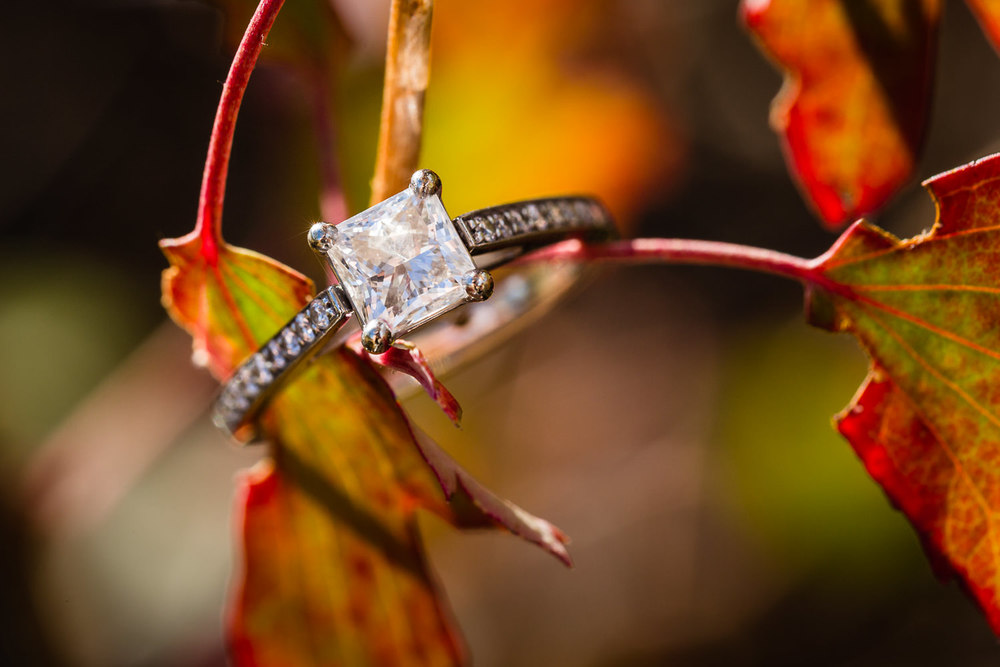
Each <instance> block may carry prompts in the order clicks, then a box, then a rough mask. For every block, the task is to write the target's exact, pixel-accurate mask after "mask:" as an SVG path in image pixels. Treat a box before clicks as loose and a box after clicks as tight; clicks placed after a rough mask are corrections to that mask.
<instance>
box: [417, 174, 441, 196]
mask: <svg viewBox="0 0 1000 667" xmlns="http://www.w3.org/2000/svg"><path fill="white" fill-rule="evenodd" d="M410 189H411V190H413V193H414V194H415V195H417V196H418V197H433V196H434V195H438V196H440V195H441V177H440V176H438V175H437V174H435V173H434V172H433V171H431V170H430V169H418V170H417V171H415V172H413V176H411V177H410Z"/></svg>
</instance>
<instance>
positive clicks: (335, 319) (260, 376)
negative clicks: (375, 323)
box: [212, 287, 351, 436]
mask: <svg viewBox="0 0 1000 667" xmlns="http://www.w3.org/2000/svg"><path fill="white" fill-rule="evenodd" d="M350 316H351V307H350V305H348V303H347V300H346V299H345V298H344V296H343V294H342V293H341V290H340V289H339V288H338V287H327V288H326V289H325V290H323V291H322V292H320V293H319V294H318V295H317V296H316V297H314V298H313V299H312V300H311V301H310V302H309V304H308V305H306V307H305V308H303V309H302V310H300V311H299V312H298V313H297V314H296V315H295V317H293V318H292V319H291V320H289V321H288V323H287V324H285V326H283V327H281V329H279V330H278V333H276V334H274V335H273V336H271V339H270V340H269V341H267V342H266V343H264V345H262V346H261V348H260V349H259V350H257V351H256V352H254V353H253V354H251V355H250V357H249V358H247V359H246V360H244V362H243V363H242V364H240V366H239V368H237V369H236V372H235V373H233V375H232V377H230V379H229V381H228V382H226V384H225V386H224V387H223V388H222V392H221V393H220V394H219V397H218V398H217V399H216V401H215V406H214V410H213V415H212V421H213V422H215V425H216V426H218V427H219V428H221V429H224V430H226V431H228V432H229V433H232V434H234V435H236V434H237V433H239V432H240V430H241V428H242V427H243V426H245V425H246V424H247V423H248V422H249V421H250V419H251V418H252V417H253V416H255V415H256V414H257V413H258V412H259V411H260V409H261V408H262V407H263V405H264V404H265V403H266V402H267V399H268V397H269V396H270V395H272V394H273V393H274V392H275V391H276V390H277V389H278V388H279V387H280V386H281V385H282V384H284V383H285V382H287V381H288V380H289V379H290V378H291V377H292V376H293V375H294V374H295V371H296V370H297V369H298V368H299V367H300V366H301V365H302V364H303V363H305V362H306V361H308V360H309V359H310V358H311V357H312V356H313V355H315V354H316V353H317V352H319V351H320V350H321V349H322V348H323V347H324V344H325V342H326V340H327V339H328V337H329V336H330V335H331V334H332V333H333V332H335V331H336V330H337V329H339V328H340V327H342V326H343V325H344V323H346V322H347V320H348V318H349V317H350ZM247 435H251V436H252V434H247Z"/></svg>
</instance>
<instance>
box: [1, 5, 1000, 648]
mask: <svg viewBox="0 0 1000 667" xmlns="http://www.w3.org/2000/svg"><path fill="white" fill-rule="evenodd" d="M303 4H304V3H303V0H289V2H288V3H287V6H286V9H285V12H284V13H283V14H282V15H281V16H279V18H278V24H277V27H276V28H275V31H276V32H275V33H274V35H273V41H274V44H273V47H274V48H273V49H272V50H271V52H270V53H269V52H268V51H265V61H264V62H262V65H261V67H260V68H259V70H258V71H257V72H256V73H255V74H254V77H253V79H252V80H251V85H250V88H249V91H248V93H247V97H246V100H245V104H244V106H243V111H242V113H241V116H240V120H239V125H238V129H237V133H236V142H235V147H234V150H233V157H232V165H231V175H230V181H229V188H228V197H227V200H226V212H225V227H224V229H225V233H226V236H227V238H228V239H229V240H230V241H231V242H233V243H236V244H238V245H241V246H244V247H250V248H253V249H255V250H258V251H261V252H264V253H266V254H269V255H271V256H274V257H276V258H278V259H280V260H282V261H285V262H287V263H289V264H290V265H292V266H294V267H296V268H299V269H300V270H303V271H305V272H307V273H309V274H310V275H312V276H313V277H314V278H316V279H320V278H321V274H320V271H319V267H318V265H317V264H316V263H315V261H314V260H313V259H311V258H310V257H309V256H308V253H307V250H306V247H305V243H303V240H304V230H305V229H307V227H308V224H309V223H310V222H312V221H314V220H316V219H319V216H320V200H319V197H318V194H317V193H318V191H319V189H320V186H319V183H320V175H319V173H320V169H319V166H318V165H320V164H321V157H322V155H321V152H322V148H321V147H320V146H319V144H318V142H317V140H316V135H315V132H314V130H315V122H314V121H315V120H316V115H317V108H318V107H317V104H316V96H315V95H314V90H313V89H312V88H310V85H309V83H308V77H304V76H303V75H302V72H301V69H298V70H297V69H296V67H295V63H294V62H293V60H294V58H289V57H286V56H287V53H286V51H285V50H284V49H286V48H287V46H288V45H289V44H294V42H295V39H296V37H297V35H296V34H295V26H296V25H298V26H300V27H301V26H302V25H309V22H308V17H307V18H306V19H303V20H301V22H300V23H298V24H296V23H295V18H294V15H293V13H294V12H299V13H301V12H302V11H303V10H302V7H301V6H302V5H303ZM496 5H502V6H496ZM296 6H297V7H298V8H296V9H293V7H296ZM332 6H333V7H334V8H335V9H336V11H337V12H338V16H339V17H340V22H341V25H340V26H339V27H338V30H337V31H335V33H336V35H337V39H338V40H339V41H337V43H336V44H335V45H334V46H331V47H330V48H329V49H327V50H325V51H323V54H322V55H321V56H320V57H321V58H322V59H323V61H324V62H326V63H327V65H329V64H330V63H333V66H332V71H334V72H335V77H334V82H335V83H334V85H333V86H332V87H331V89H330V90H329V91H327V92H328V95H327V96H325V97H324V105H323V106H320V107H319V109H320V111H323V110H325V112H326V113H327V114H328V115H327V118H328V119H330V122H331V127H332V133H331V135H330V139H331V140H332V141H334V142H335V143H336V144H337V146H338V155H339V158H338V161H337V165H336V166H337V167H338V168H339V171H340V173H341V175H342V178H343V183H344V191H343V195H344V196H345V197H346V200H347V202H348V205H349V206H350V207H351V208H352V209H357V208H358V207H359V206H362V205H363V203H364V202H365V200H366V198H367V193H366V182H367V179H368V178H369V177H370V174H371V165H372V161H373V156H374V142H375V135H376V130H377V122H378V109H379V104H380V99H379V92H380V87H381V58H382V53H383V49H384V39H385V37H384V32H385V21H386V15H387V3H386V2H382V1H379V2H372V1H370V0H353V1H351V0H335V1H333V2H332ZM947 9H948V11H947V12H946V15H945V19H944V25H943V31H942V41H941V46H940V60H939V65H938V67H939V72H938V86H937V93H936V98H935V105H934V114H933V119H932V125H931V130H930V134H929V139H928V144H927V149H926V153H925V157H924V159H923V161H922V163H921V166H920V175H921V177H926V176H929V175H932V174H934V173H937V172H939V171H943V170H945V169H948V168H950V167H953V166H956V165H958V164H961V163H963V162H966V161H968V160H969V159H971V158H974V157H978V156H981V155H984V154H987V153H989V152H991V151H992V150H994V149H995V148H996V145H997V141H998V139H1000V124H998V123H997V120H996V119H997V118H1000V58H998V57H997V55H996V54H995V53H994V52H993V51H992V50H991V49H990V48H989V46H988V45H987V43H986V41H985V40H984V39H983V38H982V37H981V35H980V33H979V29H978V27H977V26H976V25H975V23H974V22H973V20H972V18H971V17H970V16H969V15H968V12H967V10H966V9H965V8H964V5H962V4H959V3H953V4H952V5H949V6H948V8H947ZM249 11H250V5H249V4H247V3H241V2H236V1H235V0H234V1H233V2H227V3H216V4H213V3H211V2H207V1H205V2H200V1H199V2H194V1H183V0H132V1H129V2H126V1H124V0H121V1H113V0H73V1H71V0H52V1H51V2H46V3H17V4H13V3H11V4H10V5H9V6H6V7H5V8H4V20H3V21H2V22H0V63H2V65H0V90H2V91H3V92H2V94H0V128H2V129H0V146H2V150H0V157H2V161H0V225H2V227H0V229H2V235H0V369H2V372H0V501H2V503H0V504H2V511H0V573H2V574H0V576H2V578H3V579H2V591H3V592H2V594H0V663H2V664H4V665H70V666H75V665H82V666H91V665H93V666H105V665H112V666H119V665H121V666H160V665H164V666H165V665H196V666H197V665H204V666H206V667H207V666H209V665H223V664H225V653H224V647H223V645H222V640H221V636H222V633H221V606H222V603H223V600H224V599H225V595H226V585H227V577H228V575H229V572H230V571H231V567H232V560H233V557H234V554H233V547H232V540H231V538H232V533H233V529H232V527H231V524H230V512H231V506H232V501H231V490H232V479H233V475H234V474H235V472H236V471H237V470H239V469H241V468H244V467H246V466H248V465H251V464H252V463H253V462H254V461H255V460H256V459H257V458H258V457H259V456H260V455H261V453H262V450H260V449H247V450H238V449H236V448H234V447H233V446H231V445H230V444H229V442H228V441H227V440H226V439H225V438H224V437H223V436H221V435H220V434H219V433H217V432H216V431H215V430H214V429H213V428H212V427H211V425H210V424H209V422H208V418H207V415H206V407H207V405H208V403H209V401H210V399H211V396H212V393H213V391H214V390H215V383H214V382H213V381H212V380H211V379H210V378H208V377H207V375H206V374H205V373H203V372H201V371H198V370H196V369H194V368H193V367H192V366H191V364H190V363H189V357H190V347H189V340H188V339H187V337H186V336H185V335H184V334H183V333H182V332H181V331H180V330H179V329H177V328H176V327H175V326H174V325H172V324H171V323H169V322H167V321H166V320H165V315H164V313H163V311H162V309H161V307H160V305H159V274H160V271H161V270H162V269H163V268H164V267H165V266H166V263H165V261H164V259H163V257H162V255H160V253H159V251H158V249H157V247H156V242H157V241H158V240H159V239H160V238H164V237H172V236H179V235H181V234H183V233H185V232H187V231H188V230H190V228H191V227H192V226H193V221H194V214H195V208H196V203H197V197H198V189H199V182H200V175H201V166H202V162H203V160H204V153H205V149H206V146H207V141H208V134H209V130H210V127H211V122H212V118H213V115H214V109H215V105H216V102H217V99H218V95H219V92H220V89H221V81H222V80H223V79H224V78H225V74H226V70H227V68H228V64H229V60H230V57H231V53H232V49H233V46H234V43H233V39H234V36H238V35H239V34H240V33H241V32H242V29H243V26H244V24H245V22H246V19H247V17H248V16H249ZM320 14H323V12H320ZM300 19H301V17H300ZM283 20H285V21H286V23H284V24H283V23H282V22H283ZM435 21H436V24H435V28H434V60H433V66H432V77H431V87H430V90H429V92H428V98H427V111H426V122H427V134H426V137H425V159H424V163H425V165H426V166H430V167H433V168H434V169H436V170H438V171H439V172H440V173H441V175H442V177H443V179H444V183H445V196H446V201H447V204H448V206H449V208H450V209H451V210H452V212H453V213H460V212H461V211H463V210H467V209H470V208H473V207H476V206H480V205H487V204H491V203H497V202H499V201H504V200H508V199H513V198H518V197H524V196H530V195H534V194H546V193H558V192H564V191H567V190H571V191H594V192H598V193H599V194H601V195H602V196H603V197H604V198H605V199H607V201H608V202H609V203H610V204H611V206H612V207H613V209H614V210H615V212H616V213H617V214H618V216H619V217H620V218H621V220H622V221H623V224H624V225H625V226H627V228H628V229H629V230H630V233H632V234H635V235H655V236H677V237H697V238H706V239H719V240H727V241H735V242H742V243H749V244H754V245H760V246H766V247H772V248H776V249H779V250H783V251H787V252H792V253H796V254H801V255H804V256H815V255H817V254H820V253H821V252H823V251H824V250H825V249H826V248H827V247H828V246H829V245H830V244H831V243H832V241H833V239H834V237H833V236H832V235H830V234H829V233H827V232H824V231H823V230H822V229H821V228H820V225H819V224H818V222H817V221H816V219H815V218H814V217H813V216H812V214H811V213H810V211H809V210H808V208H807V207H806V206H805V205H804V203H803V202H802V200H801V198H800V196H799V194H798V192H797V191H796V189H795V186H794V185H793V183H792V181H791V179H790V178H789V176H788V173H787V172H786V170H785V167H784V164H783V161H782V157H781V153H780V149H779V146H778V142H777V139H776V137H775V136H774V135H773V134H772V132H771V131H770V130H769V128H768V125H767V114H768V106H769V102H770V99H771V97H772V96H773V95H774V93H775V92H776V91H777V89H778V86H779V85H780V76H779V74H778V73H777V72H776V71H775V70H774V69H773V68H772V67H771V66H770V64H769V63H768V62H767V61H766V60H765V59H764V58H763V57H762V56H761V55H760V53H758V52H757V50H756V49H755V48H754V46H753V44H752V43H751V41H750V39H749V38H748V36H747V35H746V34H745V33H744V32H743V31H742V29H741V27H740V26H739V23H738V21H737V18H736V7H735V3H733V2H728V1H722V0H711V1H709V0H683V1H675V2H669V3H666V2H660V1H658V0H623V1H620V2H610V1H606V2H602V1H599V0H585V1H583V2H579V1H577V2H569V1H568V0H545V1H543V2H538V1H531V0H517V1H512V2H507V3H466V2H462V1H461V0H438V3H437V9H436V17H435ZM283 26H284V27H283ZM282 31H284V32H282ZM327 203H329V202H327ZM932 221H933V207H932V205H931V203H930V200H929V198H928V197H927V196H926V195H925V194H924V193H923V192H922V191H921V190H920V188H919V187H918V186H917V185H916V184H914V185H913V186H911V187H910V188H909V189H907V190H906V191H905V192H904V193H903V195H902V196H901V197H899V198H898V200H897V201H896V202H895V203H894V204H893V205H891V206H890V207H889V208H888V209H887V210H886V211H885V212H884V214H883V215H881V216H880V217H879V222H880V224H882V225H884V226H885V227H887V228H888V229H890V230H892V231H894V232H896V233H897V234H900V235H911V234H913V233H915V232H918V231H920V230H921V229H924V228H927V227H929V226H930V224H931V223H932ZM800 311H801V294H800V289H799V288H798V287H797V286H796V285H794V284H791V283H785V282H782V281H779V280H777V279H774V278H770V277H762V276H756V275H748V274H743V273H736V272H733V271H730V270H724V269H710V268H695V267H644V268H630V269H619V270H608V271H605V272H603V273H602V274H601V276H600V277H599V278H598V279H597V280H595V281H593V282H592V283H590V284H589V285H588V286H587V287H586V288H584V289H582V290H580V291H579V292H578V293H577V294H576V295H574V296H573V297H572V298H570V299H568V300H567V301H566V302H565V303H564V304H562V305H561V306H559V307H558V308H557V309H556V310H555V311H554V312H553V313H551V314H550V315H549V316H548V317H547V318H546V319H544V321H542V322H540V323H538V324H537V325H535V326H533V327H532V328H531V329H530V330H529V331H527V332H525V333H523V334H522V335H520V336H519V337H518V338H516V339H515V340H513V341H511V342H510V343H509V344H507V345H505V346H504V347H503V348H502V349H499V350H496V351H495V353H493V354H491V355H489V356H488V357H486V358H483V359H481V360H479V361H478V362H475V363H473V364H472V365H470V366H469V367H467V368H465V369H463V370H461V371H459V372H457V373H454V374H453V375H451V376H450V377H449V378H448V384H449V386H450V388H451V389H452V391H453V392H454V393H455V394H456V396H457V397H458V398H459V399H460V400H461V401H462V403H463V406H464V408H465V420H464V426H463V428H462V430H456V429H454V428H453V427H452V426H450V424H449V423H448V422H447V420H446V419H445V418H444V417H443V416H442V415H441V414H439V412H438V411H437V409H436V407H435V406H433V405H432V404H431V403H430V401H428V400H426V399H425V398H424V397H417V398H415V399H413V400H411V401H409V402H408V403H407V405H406V407H407V408H408V410H409V411H410V413H411V414H412V416H413V418H414V420H415V421H416V422H417V423H418V424H420V425H421V426H422V427H423V428H425V429H426V430H428V431H429V432H430V433H431V434H433V435H434V436H435V437H436V438H437V439H438V440H439V441H440V442H442V444H444V445H445V446H446V447H447V448H448V449H449V450H450V451H451V452H452V453H453V454H454V455H455V457H456V458H458V459H459V460H460V461H461V462H462V463H463V464H464V465H466V467H468V468H469V469H470V470H471V471H473V472H474V473H476V474H477V475H478V476H479V478H480V479H481V480H482V481H484V482H486V483H487V484H488V485H490V486H491V487H492V488H494V489H495V490H497V491H498V492H499V493H501V495H504V496H506V497H509V498H511V499H512V500H514V501H515V502H517V503H519V504H521V505H522V506H523V507H525V508H526V509H528V510H530V511H532V512H535V513H537V514H539V515H541V516H544V517H546V518H548V519H550V520H552V521H553V522H554V523H556V524H557V525H559V526H560V527H561V528H563V529H564V530H565V531H566V532H568V533H569V534H570V535H571V536H572V537H573V540H574V542H573V544H572V553H573V555H574V558H575V560H576V567H575V569H573V570H571V571H567V570H565V569H563V568H562V567H561V566H559V565H558V564H557V563H556V562H555V561H554V560H553V559H551V558H550V557H548V556H546V555H545V554H543V553H542V552H541V551H539V550H537V549H535V548H533V547H531V546H530V545H526V544H524V543H521V542H519V541H518V540H516V539H514V538H512V537H510V536H508V535H504V534H500V533H494V532H489V533H486V532H473V533H460V532H457V531H454V530H452V529H450V528H448V527H446V526H444V525H442V524H440V523H439V522H438V521H437V520H435V519H433V518H427V519H426V521H424V522H423V526H424V528H425V534H426V535H427V540H428V548H429V552H430V560H431V562H432V563H433V565H434V567H435V569H436V570H437V572H438V574H439V576H440V579H441V582H442V585H443V586H444V589H445V590H446V592H447V595H448V597H449V599H450V600H451V603H452V605H453V608H454V611H455V613H456V616H457V618H458V620H459V623H460V625H461V627H462V629H463V631H464V633H465V635H466V637H467V639H468V642H469V644H470V646H471V649H472V651H473V654H474V656H475V659H476V664H477V665H480V666H482V667H492V666H502V665H519V666H520V665H525V666H531V665H571V666H575V665H582V666H595V667H597V666H601V667H603V666H611V665H696V666H698V665H706V666H707V665H733V664H739V665H786V664H787V665H797V664H810V665H825V664H829V665H886V664H908V665H914V664H928V665H937V664H960V665H986V664H996V663H997V661H998V660H1000V647H998V646H997V642H996V640H995V639H994V637H993V635H992V633H991V632H990V630H989V628H988V627H987V624H986V622H985V621H984V620H983V618H982V617H981V616H980V615H979V613H978V612H977V611H976V609H975V608H974V607H973V606H972V604H971V603H970V602H969V601H968V600H967V599H965V598H964V597H963V595H962V594H961V592H960V591H959V590H958V589H957V588H956V587H955V586H954V585H949V586H944V585H941V584H939V583H938V582H937V580H936V579H935V577H934V576H933V573H932V571H931V568H930V566H929V564H928V563H927V562H926V560H925V559H924V556H923V553H922V550H921V547H920V544H919V541H918V539H917V538H916V536H915V535H914V533H913V532H912V531H911V530H910V528H909V526H908V524H907V523H906V521H905V519H904V517H903V516H902V515H901V514H899V513H897V512H896V511H895V510H893V509H892V508H891V507H890V506H889V504H888V502H887V501H886V500H885V498H884V497H883V495H882V493H881V492H880V490H879V489H878V488H877V487H876V485H875V484H874V483H873V482H871V481H870V480H869V479H868V477H867V475H866V473H865V472H864V470H863V468H862V466H861V464H860V463H859V462H858V461H857V460H856V458H855V457H854V455H853V453H852V452H851V450H850V447H849V446H848V445H847V443H846V442H845V441H843V440H841V438H840V437H839V436H838V435H836V433H835V432H834V431H833V429H832V428H831V427H830V417H831V415H833V414H834V413H835V412H836V411H838V410H839V409H840V408H842V407H843V406H844V405H846V404H847V402H848V400H849V399H850V397H851V395H852V394H853V392H854V390H855V389H856V388H857V386H858V385H859V384H860V382H861V380H862V379H863V377H864V373H865V368H866V363H865V360H864V357H863V355H862V353H861V352H860V350H859V349H858V348H857V347H856V346H855V345H854V344H853V342H852V341H851V340H849V339H847V338H846V337H836V336H833V335H830V334H827V333H824V332H820V331H816V330H812V329H809V328H807V327H806V326H805V325H804V324H803V323H802V321H801V314H800Z"/></svg>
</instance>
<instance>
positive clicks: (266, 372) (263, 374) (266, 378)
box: [250, 352, 274, 384]
mask: <svg viewBox="0 0 1000 667" xmlns="http://www.w3.org/2000/svg"><path fill="white" fill-rule="evenodd" d="M250 364H251V365H250V367H251V368H252V369H253V370H252V373H251V377H252V378H253V381H254V382H255V383H257V384H267V383H268V382H270V381H271V380H273V379H274V375H273V374H272V373H271V369H270V368H269V367H268V366H269V364H268V363H267V359H265V358H264V355H263V354H262V353H260V352H258V353H257V354H255V355H253V358H252V359H251V361H250Z"/></svg>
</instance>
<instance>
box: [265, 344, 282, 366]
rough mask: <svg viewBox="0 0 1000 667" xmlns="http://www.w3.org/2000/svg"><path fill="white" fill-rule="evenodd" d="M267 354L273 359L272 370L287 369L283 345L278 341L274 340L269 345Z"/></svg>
mask: <svg viewBox="0 0 1000 667" xmlns="http://www.w3.org/2000/svg"><path fill="white" fill-rule="evenodd" d="M267 354H268V356H269V357H270V358H271V368H274V369H279V368H284V367H285V355H284V354H283V353H282V351H281V344H280V343H279V342H278V341H277V340H272V341H271V342H270V343H268V344H267Z"/></svg>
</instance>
